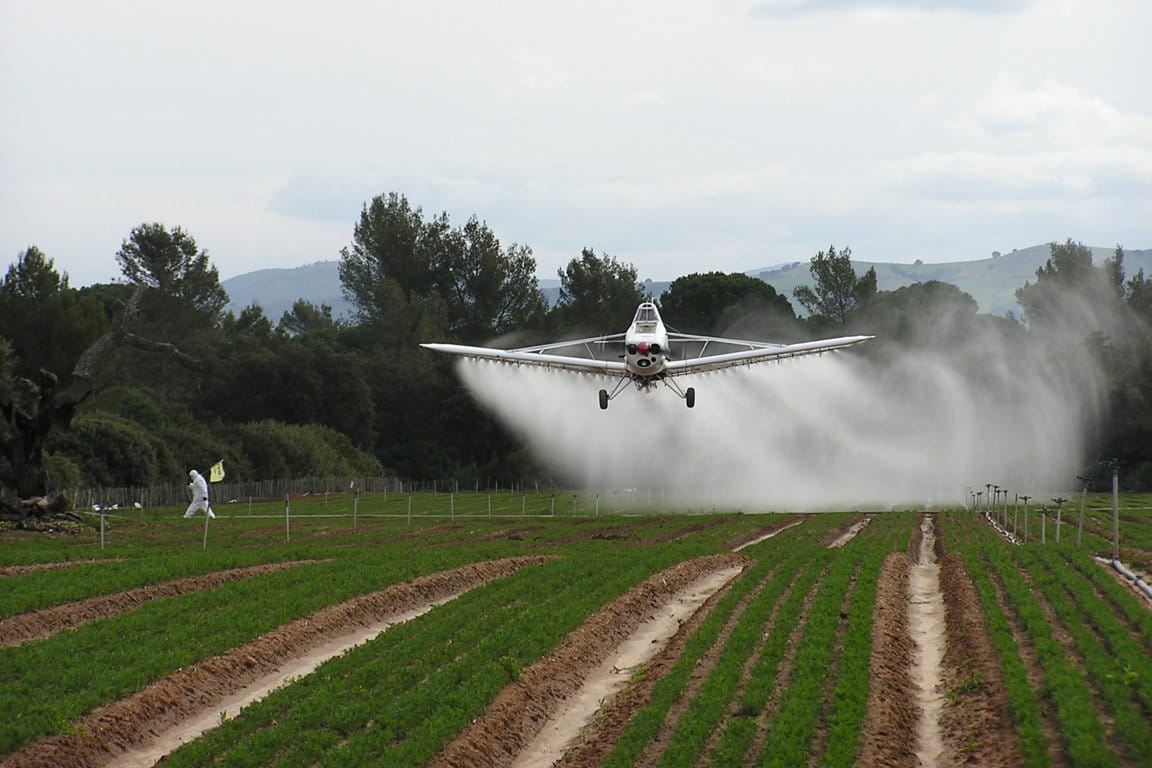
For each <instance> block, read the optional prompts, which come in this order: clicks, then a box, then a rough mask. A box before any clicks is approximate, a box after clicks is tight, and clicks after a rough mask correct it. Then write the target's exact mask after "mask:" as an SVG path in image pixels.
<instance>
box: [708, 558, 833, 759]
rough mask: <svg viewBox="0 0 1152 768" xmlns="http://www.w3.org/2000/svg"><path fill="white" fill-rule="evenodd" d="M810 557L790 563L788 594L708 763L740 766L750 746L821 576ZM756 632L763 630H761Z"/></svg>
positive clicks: (763, 642)
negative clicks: (794, 630) (735, 710)
mask: <svg viewBox="0 0 1152 768" xmlns="http://www.w3.org/2000/svg"><path fill="white" fill-rule="evenodd" d="M810 555H811V553H809V552H802V553H801V554H800V556H799V557H797V558H796V560H795V562H794V563H793V564H792V567H791V569H790V570H791V572H792V575H791V577H790V579H789V581H790V582H791V583H790V585H789V588H790V591H789V593H788V596H787V598H786V599H785V601H784V602H783V603H782V604H781V605H780V608H779V609H778V610H777V613H776V617H775V619H774V620H773V622H772V626H771V627H770V628H769V629H768V631H767V633H765V635H764V638H763V641H762V645H761V647H760V648H759V658H758V659H757V660H756V664H755V666H753V668H752V669H751V671H750V674H749V675H748V680H747V682H746V683H745V688H744V695H743V696H742V697H741V698H740V701H739V706H738V709H737V714H736V716H735V717H732V718H729V719H728V721H727V722H726V723H725V728H724V731H723V732H722V733H721V734H720V738H719V740H718V741H717V743H716V746H715V747H714V748H713V750H712V752H711V754H710V755H709V759H710V762H711V763H712V764H714V765H738V764H741V763H743V762H744V759H745V756H746V755H747V753H748V750H749V749H750V747H751V745H752V740H753V739H754V738H755V736H756V730H757V727H758V724H759V721H760V717H761V715H762V714H763V712H764V710H765V708H766V707H767V705H768V701H769V698H770V697H771V695H772V690H773V689H774V688H775V686H776V678H777V675H778V674H779V667H780V662H781V661H782V660H783V658H784V654H785V652H786V651H787V647H788V638H789V636H790V635H791V634H792V631H793V629H794V628H795V627H797V626H799V625H800V624H801V623H802V622H804V621H805V619H806V617H805V616H804V615H803V608H804V601H805V599H806V598H807V597H808V594H809V593H810V592H811V590H812V587H813V585H814V584H815V583H816V580H817V579H818V578H819V577H820V564H818V563H816V562H815V560H814V559H813V558H812V557H811V556H810ZM800 566H803V567H802V568H801V567H800ZM755 629H759V631H760V632H763V631H764V630H763V628H762V627H757V628H755ZM733 692H734V691H733Z"/></svg>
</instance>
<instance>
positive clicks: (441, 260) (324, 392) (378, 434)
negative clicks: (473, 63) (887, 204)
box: [0, 192, 1152, 500]
mask: <svg viewBox="0 0 1152 768" xmlns="http://www.w3.org/2000/svg"><path fill="white" fill-rule="evenodd" d="M1050 249H1051V255H1050V257H1049V259H1048V261H1047V262H1046V263H1045V265H1043V266H1042V267H1041V268H1040V269H1038V270H1037V273H1036V279H1035V281H1027V282H1025V284H1024V285H1022V286H1020V287H1019V288H1018V289H1017V291H1016V298H1017V302H1018V304H1019V306H1020V309H1021V313H1020V315H1019V316H1017V315H1015V314H1014V313H1009V314H1007V315H1004V316H999V315H990V314H985V313H980V312H978V309H977V304H976V301H975V299H973V298H972V296H970V295H969V294H967V293H965V292H963V291H961V290H960V289H959V288H957V287H956V286H955V285H952V284H950V283H944V282H939V281H929V282H924V283H915V284H913V285H909V286H904V287H902V288H898V289H896V290H893V291H880V290H877V287H876V273H875V270H874V269H869V270H868V271H867V272H865V273H864V274H862V275H857V274H856V273H855V271H854V268H853V266H852V264H851V248H850V247H848V246H843V247H840V248H837V247H836V246H835V245H831V246H829V248H828V249H827V250H826V251H823V250H822V251H819V252H818V253H817V254H815V255H814V256H813V257H812V258H811V261H810V270H811V274H812V278H813V279H812V284H811V285H803V286H799V287H798V288H796V289H795V290H794V291H793V294H792V296H791V297H788V296H784V295H782V294H780V293H778V292H777V290H776V289H775V288H774V287H773V286H771V285H769V284H768V283H766V282H764V281H763V280H761V279H759V278H757V277H750V276H748V275H745V274H743V273H723V272H707V273H693V274H690V275H685V276H682V277H679V278H677V279H676V280H674V281H673V282H672V283H671V285H670V286H669V288H668V290H667V291H666V292H665V293H664V294H663V295H662V296H660V297H658V298H655V299H654V298H653V297H651V296H649V295H647V294H645V292H644V284H642V283H640V282H639V281H638V279H637V271H636V269H635V267H633V266H632V265H631V264H628V263H625V262H622V261H620V260H619V259H617V258H615V257H614V256H611V255H609V254H607V253H600V254H598V253H597V252H596V251H595V250H594V249H593V248H592V247H586V248H584V249H582V251H581V253H580V255H579V256H577V257H574V258H573V259H572V260H571V261H570V262H569V263H568V264H567V265H566V266H565V267H564V268H563V269H560V270H558V276H559V278H560V296H559V300H558V301H557V303H556V304H555V305H554V306H551V307H549V306H548V303H547V301H546V300H545V298H544V295H543V293H542V291H541V290H540V287H539V281H538V278H537V277H536V262H535V259H534V257H533V255H532V250H531V248H530V247H529V246H527V245H521V244H517V243H511V244H507V245H505V244H504V243H502V242H501V241H500V239H499V238H498V237H497V236H496V234H495V233H494V232H493V231H492V230H491V229H489V227H488V226H487V224H486V223H484V222H482V221H480V220H479V219H478V218H477V217H476V216H472V217H470V218H469V219H468V220H467V221H466V222H465V223H464V224H462V225H456V224H453V222H451V221H450V220H449V217H448V214H447V213H441V214H439V215H436V216H426V215H425V214H424V212H423V210H422V209H421V208H419V207H414V206H413V205H412V204H411V203H410V202H409V201H408V199H407V198H406V197H405V196H404V195H402V194H398V193H395V192H393V193H389V194H386V195H379V196H377V197H375V198H373V199H372V200H371V201H369V202H367V203H365V204H364V206H363V208H362V210H361V212H360V216H359V220H358V221H357V223H356V225H355V229H354V232H353V237H352V242H351V243H350V244H349V245H347V246H346V247H344V248H342V249H341V250H340V259H339V265H338V269H339V276H340V281H341V286H342V291H343V293H344V296H345V298H347V299H348V300H349V302H350V303H351V305H352V307H353V314H352V316H351V317H350V318H349V319H342V318H341V319H334V318H333V316H332V309H331V307H329V306H327V305H323V304H322V305H320V306H316V305H314V304H312V303H310V302H308V301H306V300H303V299H301V300H298V301H297V302H296V303H295V304H294V305H293V307H292V309H291V310H290V311H287V312H285V313H284V314H283V315H282V316H281V317H280V318H279V319H278V320H274V319H273V318H269V317H267V316H266V315H265V314H264V311H263V309H261V308H260V307H259V306H257V305H255V304H253V305H250V306H248V307H246V308H244V309H243V310H241V311H240V312H239V313H238V314H237V313H233V312H230V311H225V307H226V305H227V304H228V296H227V293H226V291H225V290H224V289H223V287H222V286H221V284H220V279H219V275H218V272H217V270H216V267H215V266H213V265H212V263H211V260H210V258H209V256H208V253H207V251H205V250H203V249H201V248H200V246H199V245H198V244H197V243H196V241H195V239H194V238H193V236H192V235H191V234H190V233H188V232H186V231H185V230H183V229H182V228H180V227H178V226H177V227H173V228H172V229H169V228H168V227H167V226H165V225H163V224H160V223H144V224H141V225H140V226H138V227H135V228H134V229H133V230H132V231H131V232H130V233H129V235H128V237H127V238H126V239H125V240H124V241H123V243H122V245H121V247H120V249H119V250H118V251H117V253H116V254H115V258H116V261H117V263H118V265H119V266H120V269H121V273H122V275H123V277H124V279H125V282H123V283H121V282H112V283H97V284H93V285H90V286H85V287H82V288H72V287H71V286H70V285H69V281H68V276H67V274H66V273H64V274H61V273H59V272H57V270H56V269H55V265H54V261H53V260H52V258H50V257H49V256H48V255H47V254H45V253H43V252H42V251H41V250H40V249H39V248H37V247H36V246H35V245H32V246H29V247H28V248H27V249H26V250H25V251H24V252H22V253H21V254H19V256H18V257H17V259H16V261H15V262H13V263H12V264H11V265H10V266H9V267H8V270H7V273H6V274H5V276H4V278H3V281H2V282H0V414H2V415H3V417H4V418H3V420H2V422H0V449H2V450H0V486H2V488H3V495H4V497H5V498H7V499H9V500H11V499H13V498H26V497H28V496H32V495H47V494H50V493H52V492H56V491H59V490H61V489H63V488H68V487H77V486H83V485H88V486H109V487H118V486H141V485H152V484H159V483H163V482H169V481H171V480H172V478H177V477H183V476H186V474H187V470H188V468H190V467H198V468H205V467H207V466H209V465H211V464H213V463H215V462H216V461H218V460H221V459H223V460H224V461H225V464H226V466H228V471H229V478H230V479H232V478H235V479H243V480H266V479H273V478H280V477H287V476H316V475H366V474H377V473H392V474H395V475H396V476H398V477H401V478H407V479H414V480H425V479H444V478H456V479H460V480H461V481H464V480H467V479H468V478H479V479H481V480H487V479H497V480H499V481H502V482H509V483H510V482H517V481H522V480H524V479H528V478H536V477H550V476H551V475H550V473H549V471H548V470H546V469H545V468H543V467H541V466H540V465H539V463H538V462H537V461H536V459H535V457H534V456H533V455H532V453H531V450H530V449H529V448H527V447H525V446H524V445H522V444H521V443H520V441H519V440H518V439H517V438H516V437H515V436H513V435H512V434H510V433H509V432H508V430H507V429H505V428H504V427H503V426H502V425H501V424H500V423H499V422H498V421H497V420H496V419H495V417H493V416H492V415H491V414H489V413H487V412H486V411H484V410H483V409H481V408H480V407H479V405H478V404H477V403H476V402H475V401H474V400H473V399H472V397H471V396H470V395H469V393H468V392H467V390H466V389H465V387H464V386H463V384H462V383H461V382H460V381H459V379H458V377H457V376H456V375H455V374H454V373H453V371H452V368H451V360H450V359H443V358H441V357H440V356H437V355H434V354H432V353H429V352H427V351H425V350H423V349H421V348H420V347H419V346H418V345H419V343H420V342H424V341H448V342H456V343H464V344H484V343H488V342H490V341H491V340H492V339H503V340H509V341H510V342H511V340H514V344H515V345H518V346H522V345H527V344H532V343H538V342H544V341H550V340H556V339H562V338H577V337H580V336H591V335H597V334H602V333H615V332H619V331H620V330H622V329H623V328H624V327H626V325H627V323H628V322H629V320H630V318H631V316H632V314H633V313H634V311H635V308H636V305H637V304H638V303H639V302H641V301H644V300H656V301H657V303H658V304H659V306H660V308H661V311H662V313H663V315H664V319H665V322H667V323H669V325H671V326H674V327H675V328H676V329H677V330H679V331H683V332H688V333H701V334H728V335H733V336H738V337H743V338H758V339H764V340H774V341H796V340H803V339H806V338H815V337H818V336H822V335H846V334H849V333H853V334H854V333H867V334H872V335H875V336H877V339H876V341H874V342H872V343H870V344H869V345H864V347H865V348H861V349H859V350H852V351H849V352H846V353H841V354H859V355H864V356H868V357H872V358H874V359H875V360H877V361H880V362H882V361H883V360H885V359H886V358H888V357H889V356H893V355H898V354H902V353H904V352H906V351H908V350H924V349H936V350H940V349H947V348H948V346H949V345H953V344H955V345H957V346H961V345H963V342H964V341H965V340H966V339H970V338H994V339H996V340H997V343H1003V344H1006V345H1010V347H1013V348H1019V349H1021V350H1025V349H1028V348H1033V347H1035V345H1037V344H1039V343H1041V341H1042V340H1043V338H1044V337H1045V336H1046V335H1048V336H1051V335H1053V334H1061V335H1062V337H1063V338H1066V339H1067V341H1068V343H1070V344H1075V345H1077V348H1078V349H1081V348H1082V349H1084V350H1086V351H1087V353H1088V354H1089V355H1090V356H1091V358H1092V359H1093V360H1094V361H1095V362H1096V363H1097V365H1098V367H1099V371H1100V372H1101V375H1102V381H1103V386H1102V387H1098V388H1097V389H1098V390H1099V393H1098V395H1097V397H1098V399H1099V402H1098V403H1096V404H1095V405H1096V406H1098V407H1097V408H1096V409H1095V412H1096V413H1098V415H1097V416H1096V417H1095V418H1093V419H1091V420H1090V421H1089V422H1087V423H1085V424H1084V429H1085V434H1086V440H1087V446H1086V449H1085V457H1086V463H1085V467H1084V473H1085V476H1092V477H1100V478H1103V477H1104V470H1103V469H1100V468H1099V467H1097V464H1099V462H1100V461H1103V460H1106V459H1107V460H1111V459H1117V460H1119V461H1121V462H1122V466H1123V467H1124V470H1123V477H1124V478H1125V485H1126V487H1130V488H1132V489H1134V490H1137V489H1148V488H1152V455H1150V452H1152V281H1150V280H1148V279H1147V278H1146V277H1145V275H1144V273H1143V270H1140V271H1139V272H1137V274H1135V275H1132V276H1127V275H1126V274H1125V272H1124V263H1123V261H1124V252H1123V249H1122V248H1121V247H1120V246H1117V248H1116V250H1115V252H1114V254H1113V256H1112V257H1111V258H1109V259H1106V260H1105V261H1104V262H1103V263H1102V264H1098V265H1097V264H1094V263H1093V260H1092V253H1091V250H1090V249H1089V248H1087V247H1086V246H1084V245H1083V244H1081V243H1078V242H1075V241H1073V240H1072V239H1071V238H1069V239H1068V240H1067V241H1066V242H1064V243H1056V242H1053V243H1052V244H1051V246H1050ZM793 301H795V302H796V303H797V304H798V305H799V306H800V307H802V308H803V310H804V311H805V312H806V313H807V314H806V316H804V317H799V316H798V315H797V312H796V309H795V306H794V305H793ZM971 375H973V376H978V375H979V372H978V370H973V371H972V372H971ZM81 385H82V386H81ZM64 394H69V395H70V396H71V397H72V399H73V400H75V402H71V403H69V402H66V399H64V398H63V395H64ZM36 430H39V432H38V433H36V434H38V435H39V438H38V440H39V442H38V443H37V441H36V438H34V437H33V433H34V432H35V431H36ZM30 465H38V466H39V472H40V474H39V476H38V477H31V476H30V475H28V474H27V473H28V472H29V470H30ZM1109 474H1110V473H1109ZM553 479H554V480H555V481H556V482H557V484H563V483H564V481H565V479H566V478H564V477H562V476H561V477H554V478H553ZM37 492H38V493H37Z"/></svg>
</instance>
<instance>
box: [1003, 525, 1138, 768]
mask: <svg viewBox="0 0 1152 768" xmlns="http://www.w3.org/2000/svg"><path fill="white" fill-rule="evenodd" d="M984 556H985V561H986V562H987V563H988V564H989V565H990V566H991V567H992V569H993V570H994V571H995V572H996V575H997V577H998V578H999V580H1000V583H1001V585H1002V587H1003V589H1004V592H1005V594H1006V595H1007V598H1008V601H1009V603H1010V604H1011V605H1012V608H1013V610H1014V611H1015V612H1016V614H1017V616H1019V618H1020V621H1021V623H1022V624H1023V625H1024V629H1025V631H1026V632H1027V634H1028V636H1029V639H1030V640H1031V642H1032V645H1033V647H1034V648H1035V650H1036V655H1037V656H1038V658H1039V661H1040V665H1041V667H1042V668H1043V670H1044V677H1045V693H1046V695H1047V696H1048V697H1050V698H1051V700H1052V703H1053V705H1054V710H1055V711H1054V714H1055V719H1056V722H1057V726H1058V728H1059V730H1060V734H1061V737H1062V738H1063V740H1064V744H1065V747H1066V752H1067V755H1068V757H1069V759H1070V760H1071V761H1072V764H1073V765H1075V766H1092V767H1096V766H1099V767H1101V768H1102V767H1104V766H1114V765H1116V757H1115V755H1113V754H1112V752H1111V751H1110V750H1109V749H1108V745H1107V739H1106V737H1105V733H1104V726H1103V724H1102V723H1101V722H1100V719H1099V718H1098V716H1097V714H1096V710H1095V708H1094V707H1093V705H1092V694H1091V691H1090V689H1089V688H1088V684H1087V682H1086V681H1085V680H1084V678H1083V676H1082V675H1081V674H1080V672H1079V670H1077V669H1076V668H1075V666H1073V664H1072V663H1071V662H1070V661H1069V660H1068V658H1067V657H1066V655H1065V653H1064V649H1063V648H1062V647H1061V646H1060V644H1059V643H1058V642H1057V641H1056V639H1055V637H1054V636H1053V633H1052V627H1051V625H1050V624H1049V623H1048V618H1047V617H1046V616H1045V614H1044V610H1043V608H1042V607H1041V604H1040V601H1039V600H1038V599H1037V598H1036V596H1035V595H1034V594H1033V593H1032V589H1031V587H1030V586H1029V585H1028V583H1027V582H1026V581H1025V579H1024V577H1023V575H1022V574H1021V573H1020V570H1019V569H1018V568H1017V566H1016V564H1015V563H1014V562H1013V561H1012V559H1011V558H1010V557H1009V556H1008V554H1007V552H1006V551H1005V549H1004V548H1003V547H996V548H989V549H987V550H986V551H985V553H984Z"/></svg>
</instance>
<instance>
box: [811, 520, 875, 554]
mask: <svg viewBox="0 0 1152 768" xmlns="http://www.w3.org/2000/svg"><path fill="white" fill-rule="evenodd" d="M871 519H872V518H870V517H865V516H864V515H860V514H856V515H853V516H852V517H851V518H849V519H848V520H847V521H846V522H845V523H843V524H841V525H839V526H837V527H836V528H833V529H832V530H831V531H829V532H828V533H827V534H825V535H824V538H822V539H821V540H820V545H821V546H824V547H842V546H844V545H845V544H847V543H848V542H849V541H851V540H852V539H853V538H855V536H856V534H857V533H859V532H860V530H861V529H862V528H863V527H864V526H866V525H868V521H869V520H871Z"/></svg>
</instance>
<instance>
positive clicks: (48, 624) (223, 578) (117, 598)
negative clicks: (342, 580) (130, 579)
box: [0, 560, 315, 648]
mask: <svg viewBox="0 0 1152 768" xmlns="http://www.w3.org/2000/svg"><path fill="white" fill-rule="evenodd" d="M312 562H315V561H313V560H298V561H295V562H288V563H268V564H265V565H254V566H251V567H249V568H233V569H230V570H227V571H216V572H215V573H206V574H204V575H202V576H188V577H187V578H183V579H175V580H173V581H166V582H164V583H162V584H151V585H149V586H147V587H140V588H139V589H130V590H127V591H125V592H117V593H116V594H114V595H100V596H99V597H93V598H89V599H87V600H79V601H77V602H75V603H67V604H65V605H57V606H53V607H51V608H45V609H44V610H42V611H33V612H32V613H23V614H20V615H18V616H9V617H8V618H6V619H0V648H7V647H10V646H14V645H21V644H23V643H27V642H30V641H32V640H40V639H42V638H45V637H50V636H51V635H54V634H56V633H57V632H60V631H61V630H65V629H75V628H76V627H79V626H81V625H83V624H87V623H88V622H90V621H95V620H96V619H104V618H107V617H109V616H115V615H116V614H119V613H124V612H125V611H131V610H133V609H135V608H139V607H140V606H141V605H143V604H144V603H147V602H149V601H150V600H158V599H160V598H163V597H176V596H177V595H185V594H188V593H191V592H199V591H201V590H205V589H215V588H216V587H219V586H220V585H222V584H226V583H228V582H230V581H241V580H243V579H250V578H252V577H253V576H259V575H261V574H265V573H273V572H275V571H282V570H284V569H286V568H295V567H296V566H298V565H307V564H309V563H312Z"/></svg>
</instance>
